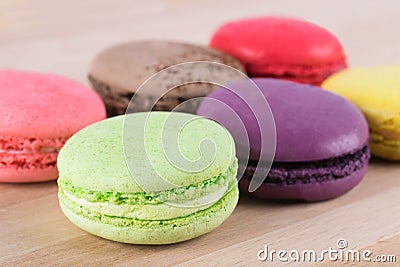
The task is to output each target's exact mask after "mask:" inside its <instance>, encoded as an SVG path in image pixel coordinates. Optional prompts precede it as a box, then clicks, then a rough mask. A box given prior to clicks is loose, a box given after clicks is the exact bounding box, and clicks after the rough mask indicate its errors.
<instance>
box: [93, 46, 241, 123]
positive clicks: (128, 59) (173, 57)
mask: <svg viewBox="0 0 400 267" xmlns="http://www.w3.org/2000/svg"><path fill="white" fill-rule="evenodd" d="M194 61H203V62H204V61H207V62H216V63H221V64H225V65H228V66H230V67H233V68H234V69H236V70H238V71H240V72H236V71H232V70H231V69H230V68H225V67H224V66H223V65H220V64H210V65H207V67H206V68H207V69H205V68H204V65H201V64H200V65H199V64H198V65H196V64H191V65H185V66H182V65H180V66H179V67H178V68H176V67H174V68H169V67H171V66H174V65H177V64H181V63H185V62H194ZM199 66H202V67H199ZM167 68H169V69H167ZM165 69H167V70H166V72H165V73H163V74H165V75H163V77H161V76H158V77H157V78H156V80H157V81H155V82H154V83H153V84H148V86H147V87H148V88H150V87H151V88H150V89H149V90H140V93H137V90H138V88H140V87H141V86H142V85H143V83H145V82H146V81H147V80H148V79H149V78H150V77H152V76H153V75H154V74H156V73H158V72H160V71H162V70H165ZM242 73H245V68H244V66H243V65H242V64H241V63H240V62H239V61H238V60H236V59H235V58H233V57H232V56H230V55H228V54H225V53H223V52H220V51H217V50H214V49H211V48H208V47H206V46H201V45H195V44H189V43H181V42H170V41H157V40H152V41H150V40H149V41H136V42H129V43H123V44H119V45H116V46H113V47H110V48H107V49H105V50H103V51H102V52H100V53H99V54H98V55H97V56H96V57H95V58H94V60H93V61H92V63H91V66H90V70H89V80H90V82H91V84H92V86H93V88H94V89H95V90H96V91H97V92H98V93H99V94H100V96H101V97H102V98H103V101H104V102H105V104H106V108H107V115H108V117H111V116H116V115H120V114H125V112H126V109H127V107H128V104H129V101H130V100H131V98H132V96H133V95H134V94H135V93H137V94H136V95H135V101H134V102H133V103H131V105H130V106H129V109H130V111H134V112H138V111H149V110H164V111H170V110H172V109H174V108H175V107H177V106H178V105H179V110H180V111H185V112H190V113H195V112H196V110H197V107H198V104H199V102H200V100H199V101H187V100H189V99H193V98H197V97H204V96H206V95H207V94H208V93H210V92H211V91H212V90H214V89H215V88H216V86H215V85H214V84H212V83H209V82H215V81H221V80H224V81H226V82H229V81H234V80H237V79H241V78H243V74H242ZM221 77H224V78H222V79H221ZM201 81H203V82H201ZM188 82H189V83H188ZM181 83H182V85H178V86H177V84H181ZM183 83H186V84H183ZM175 86H176V87H175ZM148 88H146V89H148ZM172 88H173V89H172ZM170 89H172V90H170ZM185 101H186V102H185ZM183 102H185V103H183ZM154 103H155V105H154V106H153V104H154ZM182 103H183V104H182ZM180 104H182V105H180Z"/></svg>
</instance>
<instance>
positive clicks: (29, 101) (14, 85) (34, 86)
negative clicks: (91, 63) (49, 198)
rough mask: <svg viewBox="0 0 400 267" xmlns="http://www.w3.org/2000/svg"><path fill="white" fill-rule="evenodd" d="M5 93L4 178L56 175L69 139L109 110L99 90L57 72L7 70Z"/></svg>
mask: <svg viewBox="0 0 400 267" xmlns="http://www.w3.org/2000/svg"><path fill="white" fill-rule="evenodd" d="M0 93H1V98H0V182H15V183H19V182H39V181H48V180H53V179H56V178H57V177H58V171H57V166H56V162H57V155H58V151H59V150H60V148H61V147H62V146H63V145H64V143H65V142H66V140H67V139H68V138H69V137H70V136H72V135H73V134H74V133H76V132H77V131H79V130H80V129H82V128H84V127H86V126H88V125H90V124H92V123H94V122H97V121H99V120H102V119H104V118H105V116H106V115H105V107H104V104H103V102H102V101H101V99H100V98H99V96H98V95H97V94H96V93H95V92H94V91H92V90H91V89H89V88H87V87H86V86H84V85H82V84H80V83H78V82H75V81H72V80H70V79H67V78H64V77H61V76H58V75H54V74H44V73H36V72H28V71H15V70H1V71H0Z"/></svg>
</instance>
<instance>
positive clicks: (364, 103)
mask: <svg viewBox="0 0 400 267" xmlns="http://www.w3.org/2000/svg"><path fill="white" fill-rule="evenodd" d="M321 86H322V88H325V89H327V90H329V91H331V92H333V93H337V94H339V95H342V96H345V97H346V98H347V99H349V100H350V101H351V102H353V103H354V104H355V105H357V106H358V107H359V108H360V109H361V110H362V111H363V112H364V114H365V115H366V117H367V119H368V121H369V123H370V126H371V128H373V129H375V128H379V127H380V126H382V125H383V124H384V123H385V121H387V122H388V123H389V124H390V125H392V126H394V125H393V124H396V127H397V129H400V65H392V66H375V67H359V68H351V69H346V70H343V71H340V72H338V73H336V74H334V75H332V76H330V77H329V78H328V79H326V80H325V81H324V82H323V83H322V85H321ZM396 127H393V128H396ZM399 139H400V138H399Z"/></svg>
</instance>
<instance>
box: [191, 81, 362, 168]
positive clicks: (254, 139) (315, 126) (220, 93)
mask: <svg viewBox="0 0 400 267" xmlns="http://www.w3.org/2000/svg"><path fill="white" fill-rule="evenodd" d="M252 81H253V82H254V83H255V84H256V85H257V86H258V88H259V90H260V91H261V93H262V94H263V95H264V97H265V98H266V100H267V102H268V104H269V106H270V109H271V112H272V115H273V117H274V120H275V127H276V151H275V159H274V160H275V161H277V162H304V161H315V160H321V159H327V158H333V157H337V156H341V155H343V154H346V153H350V152H353V151H354V150H357V149H361V148H362V147H363V146H364V145H365V144H366V142H367V140H368V137H369V135H368V126H367V123H366V121H365V119H364V117H363V115H362V113H361V112H360V111H359V110H358V109H357V107H356V106H354V105H353V104H352V103H350V102H349V101H347V100H346V99H344V98H343V97H341V96H338V95H335V94H333V93H330V92H327V91H324V90H321V88H319V87H315V86H311V85H305V84H300V83H295V82H290V81H284V80H278V79H266V78H256V79H253V80H252ZM249 83H250V82H249V81H241V82H237V83H233V84H230V85H228V87H229V88H237V89H240V90H241V91H242V92H243V94H253V93H254V91H253V90H251V91H250V90H249V91H248V92H247V91H246V88H248V87H249V86H250V85H249ZM208 97H209V98H210V99H207V98H206V99H205V100H204V101H203V102H202V104H201V105H200V107H199V111H198V114H199V115H202V116H206V117H211V118H213V119H215V120H216V121H218V122H220V123H222V125H225V124H226V121H227V120H230V118H228V117H227V116H228V115H227V113H226V111H227V110H226V109H225V108H223V105H215V102H214V101H211V100H212V99H217V100H219V101H221V102H223V103H225V104H226V105H228V106H229V107H231V108H232V109H233V110H234V111H235V113H236V114H237V115H238V116H239V118H240V119H241V121H242V122H243V123H244V125H245V127H246V130H247V132H248V134H249V141H250V159H253V160H258V156H259V155H260V152H261V149H265V150H268V149H271V148H270V147H267V146H262V142H264V143H266V142H267V140H266V139H267V138H270V135H269V134H268V133H267V129H262V130H260V129H259V126H258V123H257V120H256V117H255V116H254V115H253V113H252V109H254V108H255V107H252V101H248V102H247V103H245V102H244V101H242V100H241V99H240V96H238V95H235V94H234V93H232V92H231V91H229V90H227V89H223V88H220V89H217V90H215V91H213V92H212V93H211V94H209V95H208ZM249 99H251V97H249ZM224 122H225V123H224ZM231 125H232V126H230V127H228V126H227V129H228V130H229V131H230V132H231V133H232V135H233V136H234V137H235V136H236V133H237V132H238V131H239V130H238V129H237V128H236V127H235V125H239V124H231ZM271 127H273V125H271ZM264 133H267V134H264ZM263 138H265V140H263ZM235 142H236V144H237V145H238V146H241V145H242V144H243V146H244V145H245V143H246V142H247V140H238V139H236V140H235ZM265 154H266V155H268V154H269V153H268V151H265ZM240 156H241V155H238V157H239V159H240ZM261 160H263V159H261Z"/></svg>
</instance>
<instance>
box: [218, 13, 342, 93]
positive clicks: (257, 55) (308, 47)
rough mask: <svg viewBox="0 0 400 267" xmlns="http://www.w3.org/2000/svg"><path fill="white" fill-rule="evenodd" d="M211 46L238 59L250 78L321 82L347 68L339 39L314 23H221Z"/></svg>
mask: <svg viewBox="0 0 400 267" xmlns="http://www.w3.org/2000/svg"><path fill="white" fill-rule="evenodd" d="M210 47H212V48H216V49H219V50H221V51H224V52H226V53H229V54H231V55H232V56H234V57H236V58H237V59H239V60H240V61H241V62H242V63H243V64H244V65H245V66H246V69H247V72H248V75H249V76H250V77H273V78H281V79H287V80H293V81H297V82H301V83H308V84H314V85H319V84H321V83H322V81H323V80H324V79H325V78H326V77H328V76H329V75H331V74H332V73H334V72H337V71H338V70H341V69H343V68H345V67H346V65H347V64H346V56H345V53H344V51H343V47H342V45H341V43H340V42H339V40H338V39H337V38H336V36H335V35H333V34H332V33H331V32H329V31H328V30H326V29H324V28H322V27H320V26H318V25H316V24H313V23H311V22H308V21H305V20H302V19H296V18H286V17H257V18H249V19H242V20H237V21H231V22H228V23H226V24H224V25H222V26H220V27H219V28H218V29H217V30H216V31H215V33H214V35H213V36H212V38H211V41H210Z"/></svg>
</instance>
